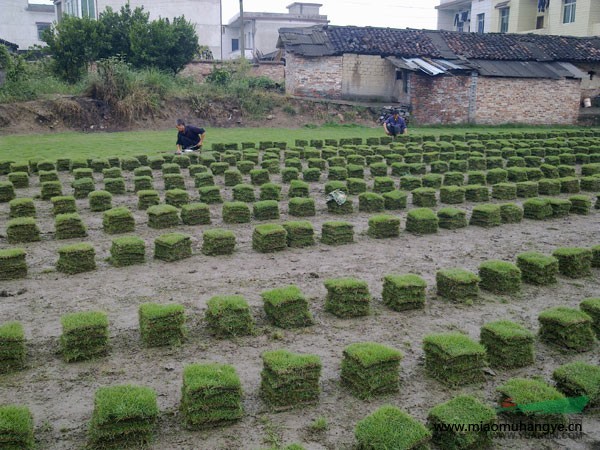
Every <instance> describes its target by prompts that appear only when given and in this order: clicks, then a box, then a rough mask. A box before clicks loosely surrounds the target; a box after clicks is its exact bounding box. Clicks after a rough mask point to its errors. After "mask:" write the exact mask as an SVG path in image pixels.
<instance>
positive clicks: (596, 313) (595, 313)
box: [579, 297, 600, 339]
mask: <svg viewBox="0 0 600 450" xmlns="http://www.w3.org/2000/svg"><path fill="white" fill-rule="evenodd" d="M579 308H581V310H582V311H583V312H584V313H586V314H587V315H588V316H590V317H591V318H592V330H594V332H595V333H596V337H597V338H598V339H600V297H598V298H586V299H584V300H583V301H582V302H581V303H580V304H579Z"/></svg>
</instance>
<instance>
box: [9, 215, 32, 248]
mask: <svg viewBox="0 0 600 450" xmlns="http://www.w3.org/2000/svg"><path fill="white" fill-rule="evenodd" d="M6 239H7V241H8V243H9V244H19V243H22V242H37V241H39V240H40V229H39V228H38V226H37V224H36V223H35V219H34V218H33V217H17V218H16V219H11V220H9V221H8V222H7V224H6Z"/></svg>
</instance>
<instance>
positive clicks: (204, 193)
mask: <svg viewBox="0 0 600 450" xmlns="http://www.w3.org/2000/svg"><path fill="white" fill-rule="evenodd" d="M198 193H199V194H200V201H201V202H202V203H206V204H213V203H222V202H223V199H222V197H221V190H220V189H219V187H218V186H204V187H201V188H199V189H198Z"/></svg>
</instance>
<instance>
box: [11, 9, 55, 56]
mask: <svg viewBox="0 0 600 450" xmlns="http://www.w3.org/2000/svg"><path fill="white" fill-rule="evenodd" d="M0 3H1V7H0V39H4V40H6V41H9V42H14V43H15V44H17V45H18V46H19V50H27V49H28V48H29V47H31V46H33V45H45V44H44V42H43V41H42V40H41V35H42V32H43V30H45V29H46V28H49V27H50V25H51V24H52V22H53V21H54V19H55V16H54V7H53V6H52V5H42V4H36V3H29V2H28V1H27V0H1V2H0Z"/></svg>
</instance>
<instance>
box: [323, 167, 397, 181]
mask: <svg viewBox="0 0 600 450" xmlns="http://www.w3.org/2000/svg"><path fill="white" fill-rule="evenodd" d="M384 166H385V164H384ZM386 167H387V166H386ZM346 178H348V170H347V169H346V168H345V167H339V166H332V167H329V169H328V170H327V179H328V180H339V181H343V180H345V179H346Z"/></svg>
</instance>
